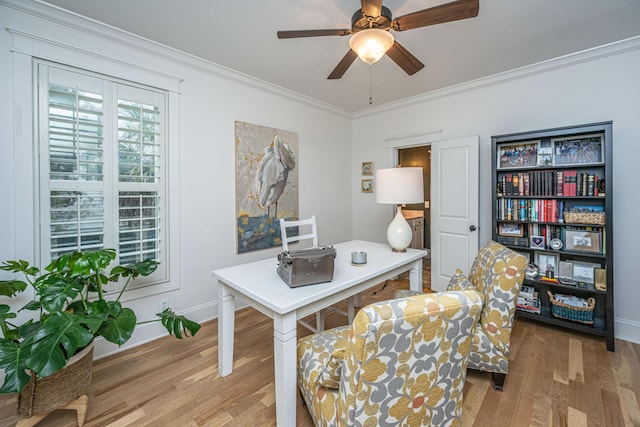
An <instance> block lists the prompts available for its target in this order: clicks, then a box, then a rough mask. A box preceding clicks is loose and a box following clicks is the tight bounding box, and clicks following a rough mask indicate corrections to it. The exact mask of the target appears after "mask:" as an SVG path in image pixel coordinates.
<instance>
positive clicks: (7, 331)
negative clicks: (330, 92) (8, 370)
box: [0, 304, 20, 366]
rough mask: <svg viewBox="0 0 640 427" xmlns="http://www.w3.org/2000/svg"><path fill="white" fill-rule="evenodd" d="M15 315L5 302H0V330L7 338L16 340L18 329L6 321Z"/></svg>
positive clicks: (18, 335) (18, 336)
mask: <svg viewBox="0 0 640 427" xmlns="http://www.w3.org/2000/svg"><path fill="white" fill-rule="evenodd" d="M16 317H17V315H16V314H15V313H12V312H11V307H9V306H8V305H6V304H0V331H2V335H3V336H4V337H5V338H6V339H8V340H18V339H19V338H20V334H19V331H18V330H16V329H15V328H13V327H12V326H11V324H10V323H9V322H7V319H15V318H16ZM0 366H2V365H0Z"/></svg>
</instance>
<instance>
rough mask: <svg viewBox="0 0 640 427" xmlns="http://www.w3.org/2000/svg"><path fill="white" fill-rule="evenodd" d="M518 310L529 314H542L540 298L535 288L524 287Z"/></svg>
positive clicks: (521, 291) (517, 304)
mask: <svg viewBox="0 0 640 427" xmlns="http://www.w3.org/2000/svg"><path fill="white" fill-rule="evenodd" d="M516 308H517V309H518V310H520V311H526V312H527V313H534V314H540V298H538V292H537V291H536V289H535V288H534V287H533V286H522V288H521V289H520V294H518V301H517V303H516Z"/></svg>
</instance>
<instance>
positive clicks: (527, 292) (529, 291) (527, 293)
mask: <svg viewBox="0 0 640 427" xmlns="http://www.w3.org/2000/svg"><path fill="white" fill-rule="evenodd" d="M534 293H536V288H534V287H533V286H529V285H522V287H521V288H520V293H519V294H518V295H519V296H521V297H523V298H534V296H533V294H534Z"/></svg>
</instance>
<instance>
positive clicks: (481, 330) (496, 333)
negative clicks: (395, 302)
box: [395, 241, 527, 390]
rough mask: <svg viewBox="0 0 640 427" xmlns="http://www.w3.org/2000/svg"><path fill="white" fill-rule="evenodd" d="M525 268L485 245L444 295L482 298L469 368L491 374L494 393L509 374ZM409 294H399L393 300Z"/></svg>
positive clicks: (516, 257) (515, 257)
mask: <svg viewBox="0 0 640 427" xmlns="http://www.w3.org/2000/svg"><path fill="white" fill-rule="evenodd" d="M526 268H527V260H526V258H525V257H524V256H522V255H520V254H519V253H517V252H515V251H512V250H511V249H509V248H507V247H505V246H503V245H501V244H500V243H496V242H494V241H489V242H487V243H486V244H485V245H484V246H483V247H482V248H480V250H479V251H478V255H477V256H476V258H475V260H474V261H473V265H472V266H471V271H470V272H469V277H468V278H467V277H466V276H465V275H464V274H463V272H462V271H460V270H457V271H456V274H455V275H454V276H453V277H452V278H451V281H450V282H449V286H448V287H447V290H448V291H450V290H461V289H476V290H477V291H478V292H480V293H481V294H482V296H483V297H484V308H483V310H482V314H481V316H480V325H479V327H478V328H477V329H476V332H475V335H474V337H473V343H472V345H471V354H470V355H469V368H471V369H477V370H480V371H485V372H491V380H492V384H493V387H494V388H495V389H497V390H502V387H503V386H504V380H505V378H506V376H507V373H508V372H509V353H510V344H511V329H512V328H513V322H514V317H515V313H516V302H517V300H518V293H519V292H520V288H521V286H522V282H523V280H524V277H525V270H526ZM412 293H414V292H413V291H406V290H403V291H402V292H397V293H396V294H395V296H396V297H403V296H407V295H410V294H412Z"/></svg>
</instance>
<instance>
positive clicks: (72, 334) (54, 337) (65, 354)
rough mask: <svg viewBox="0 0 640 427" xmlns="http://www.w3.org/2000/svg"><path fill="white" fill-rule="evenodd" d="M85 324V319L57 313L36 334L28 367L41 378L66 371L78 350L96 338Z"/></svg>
mask: <svg viewBox="0 0 640 427" xmlns="http://www.w3.org/2000/svg"><path fill="white" fill-rule="evenodd" d="M84 323H85V319H84V318H82V317H79V316H76V315H74V314H70V313H64V312H62V313H53V314H52V315H51V316H50V317H49V318H48V319H47V320H46V321H45V322H43V323H42V324H41V326H40V328H39V329H38V331H37V332H36V334H35V335H34V342H33V345H32V348H31V355H30V356H29V358H28V359H27V365H28V366H29V367H30V368H31V369H32V370H33V371H35V372H36V374H37V375H38V376H41V377H46V376H48V375H51V374H54V373H55V372H57V371H59V370H60V369H62V367H63V366H64V365H65V364H66V362H67V359H68V358H69V357H71V356H72V355H73V354H75V352H76V350H77V349H78V348H83V347H86V346H87V345H88V344H89V343H90V342H91V340H92V339H93V334H92V333H91V331H90V330H89V329H87V327H86V326H84ZM63 350H64V351H63Z"/></svg>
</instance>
